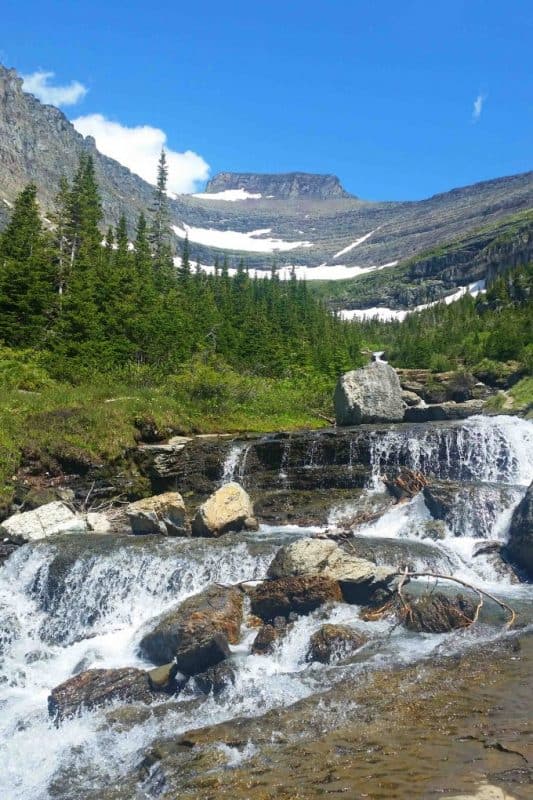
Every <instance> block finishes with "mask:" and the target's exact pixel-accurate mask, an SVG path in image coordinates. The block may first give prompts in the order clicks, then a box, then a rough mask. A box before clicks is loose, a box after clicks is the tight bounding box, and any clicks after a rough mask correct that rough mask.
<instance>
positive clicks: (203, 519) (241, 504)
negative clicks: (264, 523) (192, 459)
mask: <svg viewBox="0 0 533 800" xmlns="http://www.w3.org/2000/svg"><path fill="white" fill-rule="evenodd" d="M243 529H247V530H256V529H257V521H256V520H255V518H254V508H253V505H252V501H251V500H250V498H249V496H248V494H247V493H246V492H245V491H244V489H243V488H242V486H241V485H240V484H238V483H226V484H224V486H221V487H220V489H218V490H217V491H216V492H215V493H214V494H212V495H211V497H209V498H208V499H207V500H206V501H205V503H203V504H202V505H201V506H200V508H199V509H198V511H197V512H196V515H195V517H194V519H193V522H192V533H193V536H214V537H217V536H222V535H223V534H224V533H228V532H229V531H242V530H243Z"/></svg>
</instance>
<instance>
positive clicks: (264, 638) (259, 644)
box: [252, 617, 290, 655]
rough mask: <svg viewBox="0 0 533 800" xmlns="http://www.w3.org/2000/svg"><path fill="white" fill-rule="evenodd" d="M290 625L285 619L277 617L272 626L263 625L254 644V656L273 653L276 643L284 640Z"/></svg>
mask: <svg viewBox="0 0 533 800" xmlns="http://www.w3.org/2000/svg"><path fill="white" fill-rule="evenodd" d="M289 627H290V625H288V624H287V620H286V619H285V617H275V618H274V619H273V620H272V624H271V625H270V624H267V625H263V626H262V627H261V628H259V630H258V632H257V636H256V637H255V639H254V641H253V644H252V654H253V655H265V654H268V653H272V652H273V650H274V646H275V644H276V642H279V641H280V639H282V638H283V637H284V636H285V634H286V633H287V631H288V630H289Z"/></svg>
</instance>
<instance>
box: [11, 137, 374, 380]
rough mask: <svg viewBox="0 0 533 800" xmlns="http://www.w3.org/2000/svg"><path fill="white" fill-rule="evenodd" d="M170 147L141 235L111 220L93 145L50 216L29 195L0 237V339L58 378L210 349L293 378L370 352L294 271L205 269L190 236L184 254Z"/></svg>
mask: <svg viewBox="0 0 533 800" xmlns="http://www.w3.org/2000/svg"><path fill="white" fill-rule="evenodd" d="M166 184H167V166H166V160H165V155H164V153H163V154H162V156H161V159H160V162H159V167H158V179H157V186H156V188H155V192H154V202H153V207H152V209H151V212H150V214H149V217H148V219H147V217H146V216H145V215H144V214H141V215H140V216H139V218H138V221H137V226H136V231H135V235H134V236H133V237H132V238H133V241H132V242H130V240H129V236H128V230H127V225H126V220H125V218H124V216H121V217H120V220H119V222H118V224H117V226H116V227H114V228H113V227H110V228H109V229H108V230H107V231H103V229H102V220H103V213H102V204H101V198H100V194H99V189H98V184H97V180H96V176H95V171H94V164H93V161H92V158H91V156H90V155H82V157H81V158H80V162H79V166H78V169H77V172H76V174H75V176H74V178H73V180H72V181H71V182H70V183H69V182H68V181H67V180H63V181H62V182H61V185H60V187H59V191H58V194H57V201H56V204H55V210H54V213H53V216H51V220H50V221H51V223H52V224H51V225H50V226H49V227H45V225H44V224H43V220H42V217H41V213H40V209H39V204H38V200H37V189H36V187H35V185H33V184H30V185H28V186H27V187H26V188H25V189H24V190H23V191H22V192H21V193H20V195H19V196H18V198H17V200H16V202H15V204H14V208H13V212H12V215H11V219H10V221H9V223H8V225H7V227H6V229H5V230H4V232H3V234H2V235H1V236H0V342H3V344H4V345H5V346H8V347H12V348H34V349H35V350H36V351H39V352H40V353H42V355H43V358H44V360H45V363H46V365H47V369H48V370H49V371H50V373H51V374H52V375H54V377H57V378H66V379H69V380H76V378H77V376H79V375H80V374H82V373H83V374H84V375H87V373H88V372H89V373H90V372H91V371H98V370H113V369H115V368H120V367H123V366H124V365H126V364H131V363H135V364H145V365H148V366H153V367H154V368H157V369H160V370H165V371H172V370H173V369H176V368H178V367H180V366H181V365H182V364H183V363H184V362H186V361H187V360H189V359H190V358H191V357H193V356H197V355H198V354H199V353H204V354H206V353H207V354H212V355H214V356H216V357H219V358H220V359H223V360H224V361H225V362H226V363H228V364H230V365H231V366H233V367H235V368H237V369H245V370H247V371H250V372H254V373H256V374H261V375H267V376H273V377H277V376H280V377H283V376H289V375H291V374H292V373H293V372H294V371H295V370H299V371H300V372H301V373H305V372H315V373H317V374H330V375H334V374H337V373H339V372H341V371H342V370H345V369H348V368H350V367H353V365H354V364H358V363H360V362H361V352H360V351H361V344H362V342H361V337H360V330H359V328H358V327H357V326H354V325H351V324H349V323H346V322H343V321H341V320H340V319H338V318H337V317H335V316H334V315H332V314H331V313H330V312H329V311H328V309H327V308H326V307H325V306H324V305H323V304H322V303H321V302H320V301H318V300H316V299H315V298H314V297H313V296H312V295H311V293H310V292H309V291H308V288H307V286H306V283H305V281H298V280H296V278H295V277H293V278H292V279H291V280H290V281H288V282H281V281H280V280H279V279H278V278H277V276H276V272H275V268H273V269H272V271H271V274H270V277H269V278H267V279H258V278H253V279H252V278H250V277H249V275H248V273H247V271H246V268H245V265H244V263H243V262H242V261H241V262H240V264H239V267H238V269H237V274H236V275H235V276H234V277H230V276H229V270H228V262H227V259H224V261H223V262H222V263H219V262H218V261H217V262H216V263H215V266H214V274H206V273H205V272H203V271H202V270H201V269H200V267H199V265H197V266H196V267H194V266H193V265H192V264H191V254H190V247H189V242H188V240H187V239H186V240H185V241H184V243H183V246H182V251H181V257H180V259H176V262H177V266H176V264H175V262H174V258H173V251H172V246H171V234H170V216H169V209H168V201H167V191H166Z"/></svg>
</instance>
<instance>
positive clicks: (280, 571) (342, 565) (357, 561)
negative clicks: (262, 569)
mask: <svg viewBox="0 0 533 800" xmlns="http://www.w3.org/2000/svg"><path fill="white" fill-rule="evenodd" d="M397 573H398V570H397V569H395V568H394V567H390V566H377V565H376V564H374V563H373V562H372V561H368V560H367V559H366V558H359V557H357V556H356V555H351V554H350V553H348V552H346V550H345V549H344V548H342V547H340V546H339V545H338V544H337V543H336V542H333V541H331V540H330V539H308V538H306V539H298V540H297V541H295V542H292V543H291V544H288V545H284V546H283V547H281V548H280V549H279V550H278V552H277V553H276V555H275V557H274V560H273V561H272V562H271V564H270V566H269V568H268V572H267V575H268V577H269V578H287V577H290V576H311V575H321V576H324V577H326V578H329V579H330V580H332V581H336V582H338V583H339V584H340V587H341V590H342V595H343V598H344V600H346V602H348V603H356V604H358V605H365V604H367V603H374V602H379V601H380V600H385V599H386V598H387V597H388V596H389V595H390V593H391V591H392V588H393V584H394V582H395V581H396V579H397Z"/></svg>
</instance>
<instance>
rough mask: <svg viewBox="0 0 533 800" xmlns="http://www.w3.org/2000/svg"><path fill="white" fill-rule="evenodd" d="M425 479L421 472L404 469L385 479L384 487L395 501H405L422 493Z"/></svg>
mask: <svg viewBox="0 0 533 800" xmlns="http://www.w3.org/2000/svg"><path fill="white" fill-rule="evenodd" d="M426 484H427V479H426V478H425V477H424V475H422V473H421V472H417V471H416V470H413V469H408V468H407V467H404V468H403V469H402V470H400V472H399V473H398V474H397V475H396V476H395V477H394V478H392V477H386V478H385V485H386V487H387V489H388V490H389V492H390V493H391V494H392V495H393V496H394V497H395V498H396V499H397V500H407V499H408V498H410V497H414V496H415V495H416V494H418V493H419V492H421V491H422V489H423V488H424V486H426Z"/></svg>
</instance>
